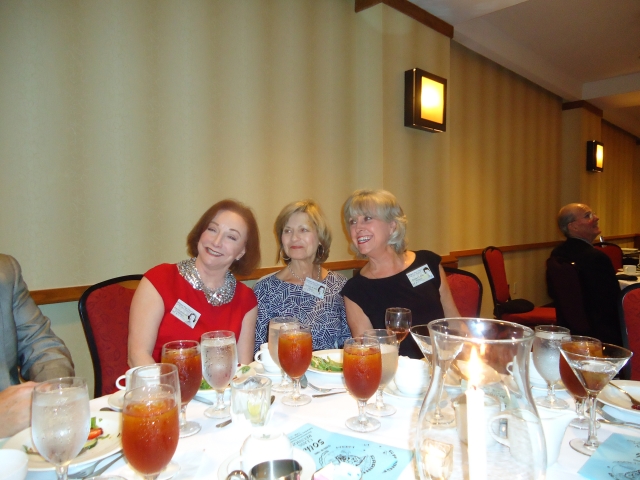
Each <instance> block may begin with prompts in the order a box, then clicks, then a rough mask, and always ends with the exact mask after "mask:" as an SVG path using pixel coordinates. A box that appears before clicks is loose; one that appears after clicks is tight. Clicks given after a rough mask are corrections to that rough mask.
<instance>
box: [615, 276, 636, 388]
mask: <svg viewBox="0 0 640 480" xmlns="http://www.w3.org/2000/svg"><path fill="white" fill-rule="evenodd" d="M618 312H619V317H620V329H621V330H622V346H623V347H625V348H628V349H629V350H631V351H632V352H633V357H631V360H629V361H628V362H627V364H626V365H625V366H624V368H623V369H622V371H621V372H620V377H621V378H623V379H625V380H640V357H637V356H638V355H640V283H636V284H634V285H629V286H628V287H627V288H625V289H624V290H622V293H621V294H620V304H619V305H618Z"/></svg>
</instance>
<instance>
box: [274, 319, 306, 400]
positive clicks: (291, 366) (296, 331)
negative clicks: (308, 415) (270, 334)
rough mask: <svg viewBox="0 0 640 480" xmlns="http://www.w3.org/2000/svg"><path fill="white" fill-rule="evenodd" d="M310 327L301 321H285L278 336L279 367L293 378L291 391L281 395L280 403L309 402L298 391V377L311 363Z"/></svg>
mask: <svg viewBox="0 0 640 480" xmlns="http://www.w3.org/2000/svg"><path fill="white" fill-rule="evenodd" d="M311 352H312V340H311V327H309V326H307V325H302V324H301V323H298V322H295V323H285V324H283V325H282V326H281V327H280V332H279V337H278V360H279V361H280V367H281V368H282V369H283V370H284V371H285V373H286V374H287V375H289V376H290V377H291V379H292V380H293V392H292V393H290V394H289V395H285V396H284V397H282V403H284V404H285V405H290V406H293V407H299V406H300V405H306V404H307V403H309V402H311V397H310V396H309V395H302V394H301V393H300V378H302V375H304V372H306V371H307V368H309V365H311Z"/></svg>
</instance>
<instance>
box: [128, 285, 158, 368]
mask: <svg viewBox="0 0 640 480" xmlns="http://www.w3.org/2000/svg"><path fill="white" fill-rule="evenodd" d="M163 316H164V302H163V301H162V297H161V296H160V294H159V293H158V291H157V290H156V287H154V286H153V284H152V283H151V282H150V281H149V280H147V279H146V278H144V277H143V278H142V280H141V281H140V285H138V288H137V289H136V293H135V294H134V295H133V300H132V301H131V310H130V311H129V366H130V367H132V368H133V367H139V366H141V365H151V364H153V363H155V360H154V359H153V357H152V354H153V347H154V346H155V344H156V339H157V338H158V329H159V328H160V323H161V322H162V317H163Z"/></svg>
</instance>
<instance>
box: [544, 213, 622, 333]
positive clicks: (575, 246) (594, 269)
mask: <svg viewBox="0 0 640 480" xmlns="http://www.w3.org/2000/svg"><path fill="white" fill-rule="evenodd" d="M557 220H558V227H559V228H560V230H561V231H562V233H563V234H564V236H565V237H567V240H566V241H565V242H564V243H563V244H561V245H558V246H557V247H556V248H554V249H553V251H552V252H551V256H552V257H563V258H565V259H567V260H569V261H570V262H573V263H574V264H575V265H576V267H577V270H578V274H579V276H580V283H581V286H582V297H583V302H584V304H585V305H584V307H585V312H586V314H587V319H588V321H589V324H590V326H591V330H592V331H591V332H571V333H572V334H576V335H581V334H582V335H589V336H592V337H596V338H598V339H599V340H601V341H602V342H605V343H613V344H616V345H622V337H621V333H620V326H619V323H618V297H619V296H620V286H619V284H618V280H617V279H616V272H615V270H614V268H613V264H612V263H611V260H610V259H609V257H608V256H607V255H606V254H605V253H604V252H602V251H601V250H600V249H598V248H595V247H594V246H593V241H594V240H595V239H596V238H598V236H599V235H600V233H601V230H600V228H599V227H598V221H599V220H600V219H599V218H598V216H597V215H596V214H595V213H593V211H592V210H591V208H589V206H588V205H585V204H582V203H570V204H569V205H565V206H564V207H562V208H561V209H560V212H558V217H557ZM549 293H550V295H551V296H552V297H553V292H551V291H550V292H549Z"/></svg>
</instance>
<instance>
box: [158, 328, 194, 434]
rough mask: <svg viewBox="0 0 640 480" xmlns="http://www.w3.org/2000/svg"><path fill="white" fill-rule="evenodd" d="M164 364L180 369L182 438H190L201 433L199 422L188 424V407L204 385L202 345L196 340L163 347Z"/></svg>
mask: <svg viewBox="0 0 640 480" xmlns="http://www.w3.org/2000/svg"><path fill="white" fill-rule="evenodd" d="M162 363H172V364H174V365H175V366H176V367H178V377H179V378H180V398H181V403H182V406H181V408H180V414H181V415H180V438H183V437H190V436H191V435H195V434H196V433H198V432H199V431H200V428H201V427H200V424H199V423H198V422H187V405H188V404H189V402H190V401H191V400H192V399H193V397H195V396H196V393H198V389H199V388H200V383H202V364H201V363H200V344H199V343H198V342H197V341H196V340H176V341H174V342H169V343H165V344H164V345H163V346H162Z"/></svg>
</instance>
